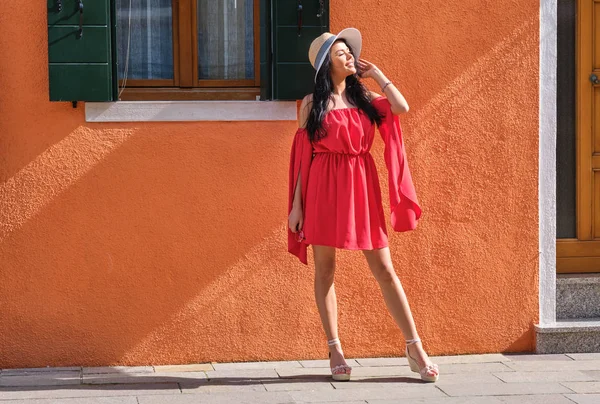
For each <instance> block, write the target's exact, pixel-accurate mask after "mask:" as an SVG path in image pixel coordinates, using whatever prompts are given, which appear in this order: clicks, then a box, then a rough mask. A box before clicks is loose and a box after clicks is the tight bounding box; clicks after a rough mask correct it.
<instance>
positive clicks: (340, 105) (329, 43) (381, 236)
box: [288, 28, 439, 382]
mask: <svg viewBox="0 0 600 404" xmlns="http://www.w3.org/2000/svg"><path fill="white" fill-rule="evenodd" d="M361 45H362V39H361V35H360V32H359V31H358V30H356V29H354V28H348V29H345V30H343V31H341V32H340V33H339V34H338V35H333V34H331V33H328V32H327V33H324V34H323V35H321V36H319V37H318V38H316V39H315V40H314V41H313V42H312V44H311V46H310V50H309V59H310V62H311V64H312V65H313V67H314V68H315V69H316V75H315V90H314V92H313V94H309V95H307V96H306V97H304V99H303V101H302V105H301V107H300V111H299V118H298V125H299V129H298V131H297V132H296V135H295V137H294V143H293V146H292V153H291V161H290V193H289V218H288V219H289V231H288V250H289V251H290V252H291V253H292V254H294V255H296V256H297V257H298V258H299V259H300V260H301V261H302V262H303V263H304V264H307V254H306V249H307V246H308V245H312V246H313V252H314V261H315V298H316V302H317V307H318V309H319V314H320V317H321V321H322V323H323V328H324V330H325V334H326V336H327V339H328V346H329V357H330V365H331V373H332V377H333V379H334V380H349V379H350V374H351V371H352V369H351V367H349V366H348V364H347V363H346V360H345V359H344V354H343V352H342V347H341V344H340V341H339V339H338V331H337V303H336V295H335V288H334V284H333V278H334V272H335V251H336V248H342V249H350V250H362V251H363V253H364V255H365V257H366V260H367V263H368V265H369V267H370V269H371V271H372V272H373V275H374V276H375V278H376V279H377V281H378V283H379V285H380V288H381V290H382V293H383V296H384V300H385V303H386V305H387V307H388V310H389V311H390V314H391V315H392V316H393V318H394V320H395V321H396V323H397V324H398V326H399V327H400V330H401V331H402V333H403V335H404V337H405V338H406V345H407V346H406V356H407V359H408V361H409V364H410V367H411V369H412V370H413V371H415V372H417V373H419V374H420V375H421V379H422V380H424V381H429V382H435V381H437V379H438V377H439V370H438V367H437V365H434V364H432V363H431V361H430V360H429V358H428V357H427V354H426V353H425V351H424V350H423V346H422V344H421V341H420V339H419V337H418V334H417V330H416V327H415V324H414V321H413V317H412V314H411V312H410V308H409V305H408V302H407V299H406V295H405V293H404V290H403V289H402V285H401V284H400V281H399V280H398V277H397V276H396V273H395V270H394V267H393V265H392V260H391V257H390V251H389V248H388V239H387V231H386V226H385V215H384V213H383V207H382V203H381V191H380V188H379V180H378V177H377V171H376V167H375V163H374V161H373V157H372V156H371V154H370V153H369V150H370V149H371V146H372V144H373V139H374V132H375V125H377V126H378V127H379V131H380V133H381V136H382V138H383V140H384V142H385V152H384V155H385V161H386V165H387V168H388V174H389V185H390V205H391V210H392V212H391V222H392V226H393V228H394V230H396V231H408V230H412V229H414V228H415V227H416V224H417V220H418V219H419V217H420V216H421V209H420V208H419V205H418V202H417V198H416V194H415V191H414V187H413V184H412V179H411V176H410V171H409V169H408V165H407V164H406V155H405V152H404V148H403V144H402V132H401V129H400V124H399V121H398V118H397V115H398V114H400V113H403V112H407V111H408V104H407V102H406V100H405V99H404V97H403V96H402V94H401V93H400V91H398V89H397V88H396V87H395V86H394V84H393V83H391V82H390V81H388V80H387V78H386V77H385V76H384V75H383V73H382V72H381V70H379V69H378V68H377V67H376V66H375V65H373V64H372V63H370V62H368V61H366V60H363V59H359V54H360V50H361ZM359 72H360V73H359ZM359 76H360V77H362V78H364V79H367V78H371V79H373V80H375V81H376V82H377V84H379V86H380V87H381V92H382V94H384V96H380V95H379V94H376V93H373V92H369V91H368V90H366V88H365V87H364V86H363V85H362V83H361V81H360V79H359Z"/></svg>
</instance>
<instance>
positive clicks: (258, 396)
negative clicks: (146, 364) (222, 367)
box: [138, 391, 294, 404]
mask: <svg viewBox="0 0 600 404" xmlns="http://www.w3.org/2000/svg"><path fill="white" fill-rule="evenodd" d="M138 401H139V404H198V403H202V404H205V403H206V404H222V403H227V404H232V403H236V404H262V403H264V404H288V403H289V404H292V403H294V400H293V398H292V397H291V396H290V395H289V394H288V393H286V392H266V391H263V392H254V391H249V392H241V393H228V394H222V393H199V394H193V395H191V394H190V395H185V394H182V395H179V396H175V395H172V396H167V397H164V396H161V397H151V396H145V397H138Z"/></svg>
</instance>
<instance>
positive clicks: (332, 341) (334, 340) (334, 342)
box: [327, 338, 342, 346]
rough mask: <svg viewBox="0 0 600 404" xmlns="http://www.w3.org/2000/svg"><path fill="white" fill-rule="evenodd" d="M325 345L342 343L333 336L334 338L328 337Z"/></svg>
mask: <svg viewBox="0 0 600 404" xmlns="http://www.w3.org/2000/svg"><path fill="white" fill-rule="evenodd" d="M327 345H329V346H334V345H342V344H341V343H340V339H339V338H334V339H330V340H329V341H327Z"/></svg>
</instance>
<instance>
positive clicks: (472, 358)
mask: <svg viewBox="0 0 600 404" xmlns="http://www.w3.org/2000/svg"><path fill="white" fill-rule="evenodd" d="M430 359H431V361H432V362H433V363H437V364H438V365H445V364H454V363H488V362H504V361H506V360H507V358H506V357H505V356H504V355H502V354H482V355H454V356H451V355H449V356H431V357H430Z"/></svg>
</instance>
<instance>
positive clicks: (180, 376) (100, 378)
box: [82, 372, 206, 384]
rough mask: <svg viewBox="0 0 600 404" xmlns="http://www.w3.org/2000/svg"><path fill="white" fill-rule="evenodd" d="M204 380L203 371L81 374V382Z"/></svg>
mask: <svg viewBox="0 0 600 404" xmlns="http://www.w3.org/2000/svg"><path fill="white" fill-rule="evenodd" d="M196 380H203V381H205V380H206V373H204V372H162V373H156V372H155V373H121V374H114V373H105V374H93V375H83V380H82V383H83V384H114V383H122V384H126V383H134V384H136V383H179V382H186V381H187V382H194V381H196Z"/></svg>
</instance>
